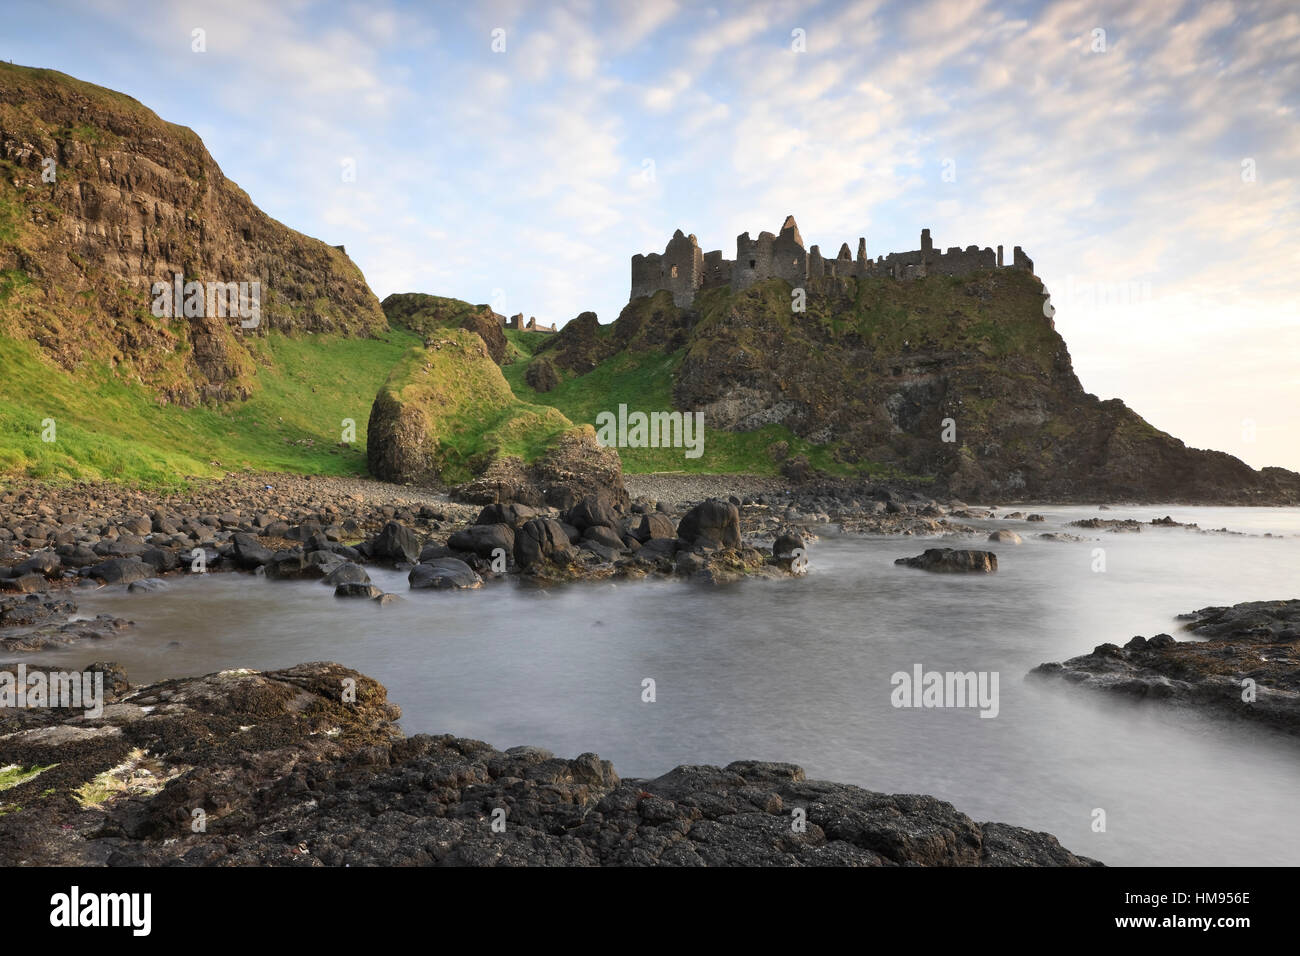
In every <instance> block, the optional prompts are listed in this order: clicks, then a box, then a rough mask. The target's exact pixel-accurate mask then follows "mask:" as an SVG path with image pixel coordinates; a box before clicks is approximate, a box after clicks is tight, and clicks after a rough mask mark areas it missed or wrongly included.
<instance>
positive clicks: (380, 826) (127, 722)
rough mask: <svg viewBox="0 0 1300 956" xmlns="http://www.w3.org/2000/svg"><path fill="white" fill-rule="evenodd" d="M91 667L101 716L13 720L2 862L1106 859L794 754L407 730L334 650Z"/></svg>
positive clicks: (379, 693) (26, 714)
mask: <svg viewBox="0 0 1300 956" xmlns="http://www.w3.org/2000/svg"><path fill="white" fill-rule="evenodd" d="M27 666H28V669H29V670H31V669H35V668H36V667H37V665H35V664H28V665H27ZM91 668H92V669H94V670H97V671H98V672H99V673H101V674H102V675H103V676H104V678H105V679H104V687H105V691H106V696H107V697H108V701H109V702H108V703H107V705H106V706H105V707H104V709H103V713H102V714H101V715H100V716H98V717H88V716H85V715H83V714H82V713H81V712H80V711H74V712H69V711H68V710H66V709H59V710H55V709H49V708H45V709H26V710H13V709H9V710H3V711H0V768H3V770H0V865H4V866H13V865H43V866H51V865H67V866H98V865H105V866H135V865H185V866H230V865H262V866H266V865H274V866H371V865H460V866H530V865H552V866H554V865H560V866H642V865H644V866H700V865H711V866H758V865H769V866H770V865H783V866H911V865H923V866H1095V865H1099V864H1097V863H1096V862H1095V861H1093V860H1090V859H1088V858H1085V857H1081V856H1077V855H1075V854H1073V853H1071V852H1070V851H1068V850H1067V849H1065V848H1064V847H1062V846H1061V845H1060V843H1059V842H1058V841H1057V840H1056V838H1055V837H1053V836H1051V835H1050V834H1046V833H1040V832H1034V831H1031V830H1027V829H1023V828H1021V827H1015V826H1009V825H1007V824H1002V823H976V822H975V821H973V820H971V819H970V818H969V817H967V816H966V815H965V814H962V813H961V812H959V811H958V810H956V809H955V808H954V807H952V806H951V805H950V804H948V803H945V802H943V801H941V800H937V799H935V798H933V797H927V796H917V795H888V794H881V793H874V792H871V791H868V790H863V789H861V788H858V787H854V786H848V785H845V784H837V783H830V782H825V781H817V780H808V779H806V778H805V775H804V772H803V771H802V770H801V769H800V768H799V767H797V766H794V765H792V764H783V763H766V762H762V761H753V760H742V761H737V762H735V763H732V764H729V765H728V766H726V767H721V768H720V767H712V766H682V767H677V768H675V769H673V770H671V771H670V772H668V773H666V774H664V775H663V776H661V777H658V778H656V779H653V780H644V779H621V778H620V777H619V775H618V774H617V772H616V771H615V770H614V768H613V767H612V766H611V765H610V763H609V762H608V761H604V760H601V759H600V758H599V757H598V756H596V755H595V754H590V753H588V754H582V755H581V756H578V757H576V758H574V759H571V760H566V759H562V758H558V757H555V756H553V755H552V754H550V753H548V752H547V751H545V750H541V749H539V748H535V747H515V748H512V749H510V750H506V751H498V750H495V749H493V748H492V747H490V746H489V745H487V744H485V743H483V742H481V741H477V740H466V739H460V738H455V737H451V736H430V735H427V734H419V735H416V736H412V737H405V736H403V735H402V733H401V731H400V729H399V728H398V725H397V723H396V721H397V720H398V718H399V717H400V711H399V709H398V708H397V706H396V705H394V704H392V703H390V702H389V701H388V699H387V693H386V691H385V689H384V687H383V686H382V685H380V684H379V683H377V682H376V681H374V680H372V679H370V678H368V677H366V676H364V675H362V674H359V673H357V672H356V671H352V670H349V669H347V668H345V667H343V666H341V665H339V664H334V663H311V664H300V665H298V666H296V667H292V668H288V669H285V670H278V671H271V672H266V673H257V672H253V671H247V670H236V671H223V672H221V673H217V674H209V675H207V676H205V677H196V678H184V679H178V680H168V681H162V682H159V683H156V684H151V685H148V686H144V687H131V686H130V685H129V684H128V683H127V680H126V675H125V674H123V673H122V671H121V669H120V668H118V667H116V666H115V665H112V664H102V663H101V664H95V665H91ZM2 669H3V668H0V670H2Z"/></svg>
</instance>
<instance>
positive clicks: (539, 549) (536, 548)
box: [515, 518, 571, 568]
mask: <svg viewBox="0 0 1300 956" xmlns="http://www.w3.org/2000/svg"><path fill="white" fill-rule="evenodd" d="M570 546H571V545H570V541H569V536H568V535H567V534H565V533H564V529H563V528H562V527H561V526H560V523H559V522H558V521H554V520H552V519H551V518H534V519H532V520H531V521H529V522H528V523H527V524H525V525H524V526H523V527H522V528H520V529H519V533H518V534H517V535H515V563H516V564H518V565H519V566H520V567H521V568H528V567H532V566H533V565H534V564H538V563H540V562H542V561H559V560H564V559H566V558H567V557H568V555H569V550H570Z"/></svg>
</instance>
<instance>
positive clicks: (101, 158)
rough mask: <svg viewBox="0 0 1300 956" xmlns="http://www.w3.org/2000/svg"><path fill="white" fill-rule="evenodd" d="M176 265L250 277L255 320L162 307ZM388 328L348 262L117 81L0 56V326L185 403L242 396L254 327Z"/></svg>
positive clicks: (187, 273) (68, 362)
mask: <svg viewBox="0 0 1300 956" xmlns="http://www.w3.org/2000/svg"><path fill="white" fill-rule="evenodd" d="M177 274H180V275H182V276H183V277H184V280H185V281H196V282H200V283H216V282H221V283H239V282H248V283H250V284H251V283H253V282H257V283H259V284H260V293H261V294H260V302H259V309H258V312H259V315H258V322H257V324H256V326H255V327H252V328H245V327H242V326H241V319H240V317H238V316H236V317H233V318H232V317H228V316H226V317H221V316H214V315H205V316H192V317H180V318H176V317H166V316H164V317H158V316H156V315H155V314H154V310H153V308H152V306H153V303H154V299H155V297H154V295H153V294H152V287H153V284H154V283H155V282H167V283H171V282H172V281H173V277H174V276H175V275H177ZM387 328H388V325H387V320H386V319H385V318H384V315H383V312H382V311H381V309H380V306H379V302H378V300H377V299H376V298H375V296H374V294H373V293H372V292H371V291H370V289H369V288H368V287H367V285H366V282H365V279H364V278H363V276H362V274H361V271H360V270H359V269H358V268H357V267H356V265H354V264H353V263H352V262H351V260H349V259H348V257H347V256H346V255H345V254H344V253H343V252H342V251H341V250H340V249H338V248H335V247H333V246H330V245H327V244H325V243H324V242H320V241H318V240H316V239H312V238H309V237H307V236H304V235H302V234H300V233H297V232H294V231H293V230H292V229H289V228H287V227H286V226H284V225H282V224H280V223H278V222H276V221H275V220H274V219H271V218H270V217H269V216H267V215H266V214H265V213H263V212H262V211H261V210H259V209H258V208H257V207H256V206H255V205H253V202H252V200H251V199H250V198H249V197H248V195H247V194H246V193H245V192H244V191H243V190H242V189H240V188H239V187H238V186H237V185H236V184H235V183H233V182H231V181H230V180H228V179H227V178H226V177H225V176H224V175H223V174H222V172H221V169H220V168H219V167H218V166H217V164H216V162H214V161H213V159H212V157H211V156H210V155H209V154H208V151H207V149H206V148H204V145H203V143H202V142H201V141H200V139H199V137H198V136H197V135H196V134H195V133H194V132H193V131H192V130H189V129H187V128H185V127H183V126H176V125H174V124H171V123H167V122H164V121H163V120H161V119H159V118H158V116H156V115H155V114H154V113H153V112H151V111H150V110H148V109H146V108H145V107H144V106H142V105H141V104H140V103H138V102H136V101H135V100H133V99H131V98H130V97H128V96H125V95H123V94H121V93H116V92H113V91H111V90H107V89H103V88H102V87H98V86H94V85H92V84H89V83H84V82H81V81H79V80H76V79H73V78H71V77H68V76H65V75H64V74H61V73H57V72H55V71H52V70H37V69H30V68H26V67H19V66H13V65H10V64H3V63H0V335H4V336H8V337H12V338H18V339H31V340H34V341H35V342H37V343H38V344H39V345H40V347H41V348H42V349H43V351H44V352H45V354H46V355H48V357H49V358H50V359H52V360H53V361H54V362H55V363H57V364H58V365H59V366H61V367H63V368H65V369H69V370H70V369H73V368H76V367H77V366H79V365H81V364H83V363H92V362H102V363H105V364H107V365H108V366H110V367H113V368H115V369H117V370H118V371H119V372H121V373H123V374H124V376H125V378H126V379H127V380H128V381H136V380H138V381H140V382H142V383H143V384H145V385H146V386H148V387H150V388H151V389H152V390H154V391H155V392H156V394H157V395H158V396H159V397H160V398H162V399H163V400H164V401H168V402H174V403H178V404H184V405H191V404H196V403H198V402H202V401H208V400H228V399H237V398H243V397H246V396H247V395H248V393H249V390H250V387H251V369H252V365H253V361H254V359H253V357H252V355H251V352H250V350H249V348H248V344H249V343H248V339H249V337H251V336H258V335H265V334H266V333H267V332H268V331H269V330H277V331H281V332H284V333H287V334H290V335H294V334H298V333H308V332H336V333H342V334H345V335H352V336H368V335H373V334H377V333H379V332H382V331H386V330H387Z"/></svg>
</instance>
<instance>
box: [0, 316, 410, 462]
mask: <svg viewBox="0 0 1300 956" xmlns="http://www.w3.org/2000/svg"><path fill="white" fill-rule="evenodd" d="M418 342H419V337H418V336H415V335H413V334H411V333H409V332H406V331H403V330H394V331H392V332H390V333H388V334H387V335H385V336H383V337H382V338H373V339H357V338H345V337H342V336H336V335H316V336H300V337H289V336H285V335H281V334H279V333H271V334H270V335H268V336H267V337H265V338H258V339H256V340H254V346H253V349H254V358H255V371H254V373H253V384H254V391H253V394H252V397H251V398H249V399H248V400H247V401H244V402H239V403H226V404H223V405H212V406H201V407H198V408H182V407H179V406H176V405H167V404H163V403H161V402H159V401H158V400H157V399H156V397H155V396H154V394H153V392H152V391H151V390H150V389H148V388H146V387H144V386H142V385H140V384H138V383H133V382H130V381H128V380H126V379H125V378H124V377H123V376H122V375H121V374H119V373H118V372H116V371H112V370H109V369H108V368H107V367H106V366H103V365H98V366H97V365H88V366H84V367H83V368H82V369H79V370H78V371H76V372H72V373H69V372H66V371H64V370H62V369H60V368H58V367H56V366H54V365H53V364H52V363H51V362H50V361H49V360H48V359H47V358H46V357H45V356H44V355H43V354H42V353H41V351H40V349H39V348H37V347H36V345H35V344H34V343H32V342H30V341H26V340H18V339H11V338H0V367H2V368H3V370H4V374H3V380H2V381H0V480H3V478H4V477H6V476H7V477H30V478H42V479H52V480H60V479H62V480H71V479H76V480H92V479H107V480H113V481H123V482H128V483H132V484H140V485H145V486H152V487H179V486H183V485H184V484H185V483H186V481H187V479H188V478H192V477H199V478H202V477H213V476H217V475H220V474H222V473H223V472H225V471H232V470H244V469H246V470H256V471H260V470H266V471H286V472H295V473H302V474H321V475H352V474H365V471H366V460H365V449H366V424H367V421H368V418H369V414H370V406H371V403H372V402H373V400H374V396H375V392H376V390H377V389H378V388H379V387H380V386H381V385H382V384H383V382H384V381H385V379H386V378H387V377H388V374H389V372H390V370H391V369H392V367H393V365H394V364H395V363H397V361H398V360H399V359H400V358H401V357H402V355H404V354H405V353H406V352H407V350H408V349H409V348H410V347H411V346H412V345H414V344H417V343H418ZM47 419H53V421H54V437H55V439H56V440H55V441H54V442H52V443H47V442H45V441H44V440H43V433H47V431H46V429H45V428H44V426H43V424H42V423H43V422H44V421H45V420H47ZM344 419H351V420H352V421H353V422H355V428H356V440H355V441H354V442H351V443H349V444H341V440H342V438H343V437H344V436H343V430H344V424H343V420H344Z"/></svg>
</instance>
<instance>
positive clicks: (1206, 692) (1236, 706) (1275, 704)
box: [1030, 599, 1300, 734]
mask: <svg viewBox="0 0 1300 956" xmlns="http://www.w3.org/2000/svg"><path fill="white" fill-rule="evenodd" d="M1183 620H1185V621H1186V622H1187V623H1186V627H1187V630H1189V631H1190V632H1191V634H1193V635H1195V636H1197V637H1201V638H1206V640H1175V639H1174V638H1173V637H1172V636H1171V635H1169V634H1157V635H1156V636H1155V637H1152V638H1149V639H1148V638H1145V637H1135V638H1133V639H1132V640H1130V641H1129V642H1128V643H1126V644H1125V645H1124V646H1123V647H1120V646H1118V645H1116V644H1101V645H1099V646H1098V647H1096V648H1095V649H1094V650H1093V651H1092V653H1091V654H1084V655H1081V656H1079V657H1074V658H1071V659H1070V660H1068V661H1065V662H1064V663H1048V664H1040V665H1039V666H1038V667H1036V668H1034V669H1033V670H1032V671H1031V672H1030V676H1031V677H1034V678H1056V679H1062V680H1065V681H1068V682H1070V683H1072V684H1077V685H1079V686H1082V687H1088V688H1093V689H1098V690H1105V691H1110V692H1112V693H1118V694H1123V695H1125V696H1128V697H1133V698H1139V699H1148V698H1149V699H1152V700H1160V701H1163V702H1166V703H1171V704H1181V705H1185V706H1191V707H1195V708H1197V709H1203V710H1206V711H1209V712H1213V713H1215V714H1221V715H1225V716H1232V717H1237V718H1241V719H1244V720H1254V721H1259V722H1261V723H1264V724H1268V725H1269V726H1272V727H1276V728H1278V729H1280V730H1284V731H1286V732H1287V733H1291V734H1300V600H1294V599H1293V600H1288V601H1251V602H1247V603H1243V604H1236V605H1233V606H1231V607H1207V608H1202V609H1201V610H1199V611H1194V612H1192V613H1190V614H1186V615H1183Z"/></svg>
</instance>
